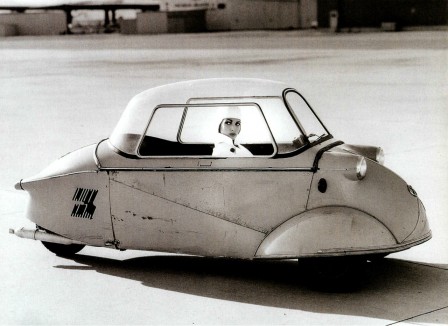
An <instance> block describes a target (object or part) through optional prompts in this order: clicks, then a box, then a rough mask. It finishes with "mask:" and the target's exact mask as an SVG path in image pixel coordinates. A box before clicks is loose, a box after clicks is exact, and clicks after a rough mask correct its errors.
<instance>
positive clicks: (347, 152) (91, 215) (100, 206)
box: [10, 79, 431, 259]
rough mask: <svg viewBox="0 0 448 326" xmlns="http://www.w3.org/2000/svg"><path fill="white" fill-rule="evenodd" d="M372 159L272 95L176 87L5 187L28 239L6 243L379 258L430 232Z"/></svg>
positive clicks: (152, 92)
mask: <svg viewBox="0 0 448 326" xmlns="http://www.w3.org/2000/svg"><path fill="white" fill-rule="evenodd" d="M335 114H336V113H335ZM383 158H384V157H383V151H382V149H381V148H379V147H374V146H360V145H349V144H344V143H343V142H342V141H340V140H337V139H335V138H333V136H332V134H331V133H330V131H329V130H328V129H327V128H326V127H325V126H324V124H323V123H322V122H321V120H320V119H319V118H318V116H317V115H316V113H315V112H314V110H313V109H312V108H311V107H310V105H309V104H308V103H307V101H306V100H305V99H304V97H303V96H302V95H301V94H300V93H299V92H297V91H296V90H295V89H293V88H290V87H288V86H287V85H286V84H284V83H280V82H275V81H267V80H258V79H206V80H195V81H187V82H179V83H175V84H170V85H165V86H160V87H156V88H153V89H149V90H147V91H145V92H143V93H140V94H138V95H136V96H135V97H134V98H133V99H132V100H131V101H130V103H129V104H128V106H127V108H126V109H125V111H124V113H123V114H122V116H121V118H120V120H119V122H118V124H117V126H116V127H115V129H114V130H113V132H112V134H111V135H110V137H109V138H108V139H104V140H101V141H99V142H98V143H97V144H94V145H90V146H86V147H84V148H81V149H78V150H76V151H74V152H71V153H69V154H66V155H65V156H63V157H61V158H60V159H58V160H56V161H55V162H54V163H52V164H51V165H50V166H48V167H47V168H46V169H44V170H43V171H42V172H40V173H39V174H37V175H36V176H34V177H31V178H27V179H23V180H21V181H20V182H19V183H17V184H16V186H15V188H16V189H18V190H24V191H26V192H27V193H28V194H29V203H28V208H27V213H26V214H27V218H28V219H30V220H31V221H32V222H34V223H35V224H36V228H35V229H26V228H19V229H17V230H12V229H11V230H10V232H11V233H14V234H16V235H17V236H19V237H22V238H29V239H34V240H39V241H42V243H43V244H44V245H45V247H47V248H48V249H49V250H50V251H52V252H53V253H56V254H58V255H71V254H75V253H77V252H78V251H79V250H81V249H82V248H83V247H84V246H85V245H88V246H97V247H111V248H115V249H120V250H125V249H137V250H149V251H158V252H168V253H182V254H191V255H198V256H207V257H229V258H241V259H296V258H303V257H342V256H344V257H347V256H349V257H355V256H356V257H368V256H385V255H387V254H389V253H393V252H397V251H401V250H405V249H408V248H410V247H412V246H415V245H418V244H421V243H423V242H425V241H427V240H429V239H430V238H431V231H430V229H429V225H428V221H427V217H426V212H425V208H424V206H423V204H422V202H421V201H420V200H419V198H418V196H417V193H416V191H415V190H414V189H413V188H412V187H411V186H410V185H408V184H407V183H406V182H405V181H404V180H403V179H401V178H400V177H399V176H398V175H397V174H395V173H394V172H392V171H391V170H389V169H388V168H386V167H385V166H384V165H383Z"/></svg>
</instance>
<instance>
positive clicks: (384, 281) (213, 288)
mask: <svg viewBox="0 0 448 326" xmlns="http://www.w3.org/2000/svg"><path fill="white" fill-rule="evenodd" d="M73 260H74V261H75V262H77V263H79V264H82V265H84V266H72V265H70V266H61V265H59V266H56V268H63V269H72V270H80V271H83V270H86V269H87V270H91V269H93V270H96V271H97V272H98V273H102V274H107V275H111V276H118V277H120V278H128V279H132V280H136V281H139V282H141V284H143V285H144V286H148V287H152V288H158V289H164V290H169V291H176V292H180V293H186V294H193V295H197V296H203V297H210V298H215V299H221V300H229V301H234V302H241V303H249V304H255V305H264V306H270V307H279V308H287V309H296V310H305V311H310V312H315V313H328V314H344V315H354V316H364V317H370V318H379V319H386V320H395V321H400V320H406V319H408V318H411V317H413V316H418V315H424V314H426V313H428V312H431V311H436V310H439V309H441V308H446V307H448V297H447V296H446V293H448V266H446V265H440V266H429V265H423V264H418V263H413V262H408V261H403V260H397V259H389V258H385V259H382V260H380V261H378V262H372V263H367V264H366V265H365V267H364V268H363V269H362V270H360V271H359V272H358V273H357V275H352V278H351V281H352V282H349V283H351V284H346V285H342V286H337V287H333V286H331V285H330V286H329V288H326V286H322V284H320V280H319V278H316V277H314V276H313V275H310V273H309V272H306V271H304V270H303V268H301V267H300V266H301V265H300V264H298V263H297V261H296V260H294V261H293V260H288V261H261V260H258V261H245V260H231V259H212V258H202V257H192V256H147V257H139V258H132V259H127V260H123V261H121V260H114V259H108V258H101V257H92V256H87V255H76V256H74V258H73ZM335 282H337V281H335ZM327 285H328V284H327ZM335 288H336V289H337V290H336V291H335ZM428 318H429V320H428ZM428 318H427V319H426V320H425V322H432V323H441V324H443V323H446V322H447V320H444V321H439V320H437V318H435V319H434V320H431V317H428Z"/></svg>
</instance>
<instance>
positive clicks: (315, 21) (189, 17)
mask: <svg viewBox="0 0 448 326" xmlns="http://www.w3.org/2000/svg"><path fill="white" fill-rule="evenodd" d="M26 1H27V0H2V1H1V4H0V36H11V35H54V34H70V33H74V32H83V33H85V32H121V33H123V34H157V33H195V32H205V31H231V30H256V29H258V30H262V29H271V30H275V29H306V28H317V27H319V28H330V29H332V30H333V31H349V32H352V31H359V30H362V29H364V28H376V29H379V28H385V27H387V28H389V29H390V30H398V29H401V28H407V27H412V26H430V25H431V26H432V25H436V26H439V25H447V24H448V1H447V0H167V1H162V0H160V1H159V0H40V1H38V0H35V1H28V2H26ZM23 3H25V4H26V5H24V4H23ZM18 4H21V5H20V6H19V5H18ZM2 10H3V14H1V11H2ZM120 10H129V11H132V12H133V13H134V14H133V15H131V17H130V18H129V17H121V16H120V17H117V12H119V11H120ZM79 11H87V12H89V13H92V12H94V11H96V12H100V13H101V18H100V19H99V20H98V22H97V24H96V27H97V28H94V29H90V30H87V29H82V28H81V29H80V30H78V31H75V28H73V26H74V25H75V24H74V18H73V17H74V16H73V13H74V12H79ZM75 19H76V18H75ZM81 27H82V26H81Z"/></svg>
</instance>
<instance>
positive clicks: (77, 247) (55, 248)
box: [41, 241, 85, 257]
mask: <svg viewBox="0 0 448 326" xmlns="http://www.w3.org/2000/svg"><path fill="white" fill-rule="evenodd" d="M41 242H42V244H43V245H44V246H45V248H47V249H48V250H50V251H51V252H52V253H54V254H56V255H58V256H61V257H70V256H73V255H74V254H76V253H78V252H80V251H81V250H82V249H83V248H84V247H85V245H81V244H69V245H65V244H60V243H53V242H46V241H41Z"/></svg>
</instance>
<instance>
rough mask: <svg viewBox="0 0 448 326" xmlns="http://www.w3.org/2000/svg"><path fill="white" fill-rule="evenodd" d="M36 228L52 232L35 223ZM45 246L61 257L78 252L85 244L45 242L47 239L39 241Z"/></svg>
mask: <svg viewBox="0 0 448 326" xmlns="http://www.w3.org/2000/svg"><path fill="white" fill-rule="evenodd" d="M36 228H37V229H38V230H42V231H45V232H47V233H53V232H51V231H48V230H47V229H44V228H43V227H41V226H39V225H36ZM41 242H42V244H43V245H44V247H45V248H47V249H48V250H50V251H51V252H52V253H54V254H56V255H58V256H61V257H70V256H73V255H74V254H76V253H78V252H80V251H81V250H82V249H83V248H84V247H85V245H83V244H69V245H65V244H61V243H54V242H47V241H41Z"/></svg>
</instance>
